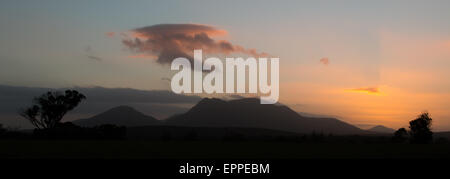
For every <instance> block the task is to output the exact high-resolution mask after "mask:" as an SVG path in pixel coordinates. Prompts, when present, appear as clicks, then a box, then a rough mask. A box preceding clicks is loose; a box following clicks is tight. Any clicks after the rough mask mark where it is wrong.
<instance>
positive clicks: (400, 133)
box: [393, 128, 408, 142]
mask: <svg viewBox="0 0 450 179" xmlns="http://www.w3.org/2000/svg"><path fill="white" fill-rule="evenodd" d="M407 138H408V131H406V129H405V128H400V129H398V130H397V131H395V132H394V138H393V140H394V141H395V142H404V141H405V140H406V139H407Z"/></svg>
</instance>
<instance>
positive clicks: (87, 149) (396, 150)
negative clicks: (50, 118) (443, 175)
mask: <svg viewBox="0 0 450 179" xmlns="http://www.w3.org/2000/svg"><path fill="white" fill-rule="evenodd" d="M0 158H119V159H122V158H125V159H136V158H142V159H149V158H158V159H180V158H182V159H202V158H205V159H209V158H214V159H243V158H244V159H285V158H287V159H298V158H450V144H426V145H419V144H416V145H413V144H333V143H295V142H274V141H242V142H233V141H140V140H119V141H80V140H73V141H50V140H0Z"/></svg>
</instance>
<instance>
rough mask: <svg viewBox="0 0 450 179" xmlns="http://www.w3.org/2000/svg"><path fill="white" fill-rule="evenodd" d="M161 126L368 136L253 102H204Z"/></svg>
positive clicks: (334, 121) (329, 121)
mask: <svg viewBox="0 0 450 179" xmlns="http://www.w3.org/2000/svg"><path fill="white" fill-rule="evenodd" d="M164 123H165V125H176V126H194V127H243V128H247V127H250V128H264V129H273V130H283V131H289V132H296V133H312V132H316V133H324V134H329V133H332V134H339V135H341V134H370V133H371V132H369V131H365V130H362V129H359V128H357V127H355V126H352V125H350V124H348V123H345V122H342V121H340V120H337V119H334V118H309V117H303V116H301V115H299V114H298V113H297V112H295V111H293V110H291V109H290V108H288V107H286V106H283V105H272V104H264V105H262V104H260V100H259V99H256V98H246V99H238V100H232V101H224V100H221V99H215V98H212V99H209V98H205V99H203V100H201V101H200V102H199V103H198V104H197V105H195V106H194V107H192V108H191V109H190V110H189V111H188V112H186V113H184V114H181V115H176V116H173V117H171V118H169V119H167V120H165V121H164Z"/></svg>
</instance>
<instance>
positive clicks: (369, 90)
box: [347, 87, 380, 94]
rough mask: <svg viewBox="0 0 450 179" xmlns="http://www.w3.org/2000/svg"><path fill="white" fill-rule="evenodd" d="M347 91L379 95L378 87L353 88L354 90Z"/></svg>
mask: <svg viewBox="0 0 450 179" xmlns="http://www.w3.org/2000/svg"><path fill="white" fill-rule="evenodd" d="M347 91H350V92H363V93H369V94H379V93H380V90H379V89H378V87H365V88H354V89H349V90H347Z"/></svg>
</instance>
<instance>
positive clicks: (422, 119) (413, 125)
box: [409, 112, 433, 143]
mask: <svg viewBox="0 0 450 179" xmlns="http://www.w3.org/2000/svg"><path fill="white" fill-rule="evenodd" d="M431 121H432V119H431V118H430V116H429V114H428V112H424V113H422V114H420V115H419V116H418V117H417V118H416V119H415V120H412V121H410V122H409V129H410V134H411V142H412V143H429V142H431V141H432V140H433V132H431V129H430V127H431Z"/></svg>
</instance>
